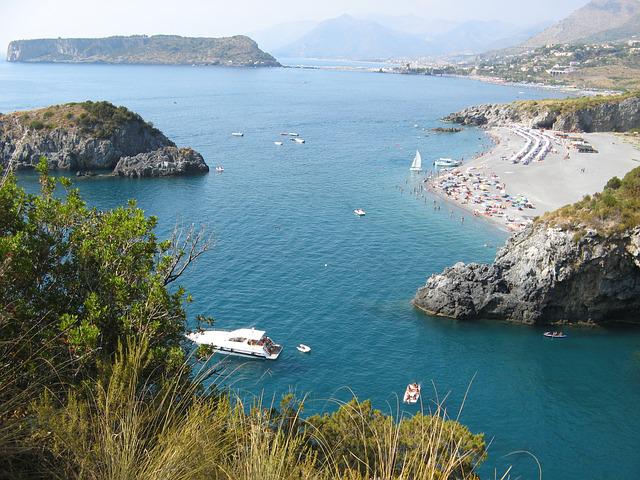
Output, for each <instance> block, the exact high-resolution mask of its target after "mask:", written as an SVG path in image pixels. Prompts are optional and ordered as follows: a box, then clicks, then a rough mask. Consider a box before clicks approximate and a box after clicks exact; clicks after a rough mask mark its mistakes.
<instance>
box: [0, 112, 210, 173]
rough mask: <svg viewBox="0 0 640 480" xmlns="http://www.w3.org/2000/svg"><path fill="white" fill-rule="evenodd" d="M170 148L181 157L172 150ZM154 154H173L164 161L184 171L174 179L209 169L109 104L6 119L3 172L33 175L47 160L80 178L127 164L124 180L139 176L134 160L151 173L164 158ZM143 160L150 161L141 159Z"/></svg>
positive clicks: (0, 120) (1, 125)
mask: <svg viewBox="0 0 640 480" xmlns="http://www.w3.org/2000/svg"><path fill="white" fill-rule="evenodd" d="M168 148H169V149H171V148H172V149H174V150H175V151H174V150H166V149H168ZM154 152H160V153H161V152H171V153H170V154H169V156H170V157H171V158H169V159H166V158H165V159H163V160H158V161H159V162H169V163H171V164H176V165H178V164H179V165H180V167H179V168H175V169H168V170H166V169H165V170H163V172H165V171H171V172H172V173H168V174H186V173H198V172H205V171H208V169H209V168H208V167H207V165H206V163H205V162H204V159H203V158H202V156H200V155H199V154H196V152H193V151H191V152H193V153H192V154H188V155H187V154H186V153H185V152H186V150H185V152H183V151H182V150H178V149H177V148H176V146H175V144H174V143H173V142H172V141H171V140H169V139H168V138H167V137H166V136H165V135H163V134H162V132H160V131H159V130H158V129H156V128H154V127H153V126H152V125H151V124H149V123H147V122H145V121H144V120H143V119H142V118H141V117H140V116H139V115H137V114H135V113H133V112H131V111H129V110H127V109H126V108H124V107H115V106H113V105H111V104H109V103H107V102H84V103H72V104H66V105H56V106H52V107H48V108H45V109H40V110H32V111H28V112H15V113H11V114H7V115H0V167H2V168H3V169H6V168H7V167H11V168H14V169H17V170H20V169H30V168H33V167H35V166H36V165H37V164H38V162H39V159H40V157H41V156H44V157H46V158H47V162H48V164H49V168H51V169H62V170H71V171H78V172H84V171H88V170H114V169H115V168H116V167H117V166H118V165H119V163H120V162H121V161H125V163H126V165H127V166H126V168H125V167H124V166H123V167H122V168H120V169H119V171H118V174H119V175H121V174H122V173H121V172H131V171H136V167H135V165H134V163H135V161H133V160H131V158H135V159H136V161H139V162H140V163H141V164H145V165H146V166H147V167H148V166H149V165H150V164H152V163H153V162H152V159H153V158H156V159H158V158H159V157H160V156H161V155H160V153H158V155H156V156H155V157H154V156H153V155H152V154H153V153H154ZM181 152H182V153H181ZM140 154H146V155H147V156H148V157H146V158H142V157H138V155H140ZM164 156H165V157H166V156H167V154H166V153H165V154H164ZM159 165H164V163H160V164H159ZM139 171H140V172H150V173H159V170H158V169H157V168H156V169H151V170H150V169H149V168H146V167H145V168H140V169H139ZM165 174H167V173H162V175H165ZM127 176H130V175H127ZM137 176H140V175H137Z"/></svg>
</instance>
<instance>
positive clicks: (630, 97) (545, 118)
mask: <svg viewBox="0 0 640 480" xmlns="http://www.w3.org/2000/svg"><path fill="white" fill-rule="evenodd" d="M444 120H446V121H449V122H453V123H457V124H461V125H474V126H487V127H490V126H500V125H511V124H514V123H520V124H524V125H526V126H528V127H531V128H546V129H552V130H560V131H565V132H587V133H591V132H627V131H630V130H634V129H637V128H640V95H639V94H637V93H633V94H631V93H628V94H623V95H610V96H596V97H579V98H569V99H564V100H538V101H535V100H529V101H520V102H513V103H509V104H489V105H478V106H473V107H469V108H466V109H464V110H462V111H460V112H457V113H453V114H451V115H449V116H447V117H445V119H444Z"/></svg>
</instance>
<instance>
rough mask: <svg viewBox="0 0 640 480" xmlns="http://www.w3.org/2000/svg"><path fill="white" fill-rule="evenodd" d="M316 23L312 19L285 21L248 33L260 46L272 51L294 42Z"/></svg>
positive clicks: (316, 23)
mask: <svg viewBox="0 0 640 480" xmlns="http://www.w3.org/2000/svg"><path fill="white" fill-rule="evenodd" d="M317 25H318V22H314V21H310V20H309V21H300V22H287V23H280V24H278V25H274V26H273V27H269V28H265V29H262V30H255V31H253V32H250V33H249V36H250V37H251V38H253V39H254V40H255V41H256V42H258V45H259V46H260V48H262V49H264V50H266V51H268V52H273V51H276V50H278V49H280V48H282V47H284V46H286V45H289V44H290V43H293V42H295V41H296V40H298V39H299V38H301V37H302V36H303V35H305V34H306V33H308V32H310V31H311V30H313V29H314V28H315V27H316V26H317Z"/></svg>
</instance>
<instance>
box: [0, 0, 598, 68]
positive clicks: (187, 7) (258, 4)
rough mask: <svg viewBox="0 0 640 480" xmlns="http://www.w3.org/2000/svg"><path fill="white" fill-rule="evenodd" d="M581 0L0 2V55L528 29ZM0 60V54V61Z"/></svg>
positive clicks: (567, 10) (559, 15)
mask: <svg viewBox="0 0 640 480" xmlns="http://www.w3.org/2000/svg"><path fill="white" fill-rule="evenodd" d="M586 3H587V0H534V1H522V0H455V1H443V0H0V52H6V48H7V44H8V43H9V42H10V41H11V40H17V39H28V38H56V37H103V36H110V35H131V34H148V35H152V34H158V33H164V34H178V35H187V36H209V37H215V36H227V35H234V34H248V33H251V32H253V31H255V30H260V29H265V28H268V27H272V26H274V25H277V24H280V23H287V22H293V21H301V20H316V21H320V20H324V19H327V18H331V17H336V16H339V15H342V14H345V13H346V14H351V15H355V16H357V15H370V14H385V15H415V16H418V17H423V18H438V19H440V18H441V19H446V20H456V21H466V20H502V21H505V22H509V23H515V24H519V25H534V24H537V23H541V22H545V21H553V20H559V19H561V18H563V17H565V16H567V15H568V14H569V13H571V12H572V11H573V10H575V9H577V8H579V7H581V6H582V5H584V4H586ZM2 55H4V54H2Z"/></svg>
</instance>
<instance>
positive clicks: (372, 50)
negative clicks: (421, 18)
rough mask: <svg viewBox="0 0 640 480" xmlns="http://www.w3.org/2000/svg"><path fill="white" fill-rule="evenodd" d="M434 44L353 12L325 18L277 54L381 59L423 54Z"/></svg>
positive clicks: (277, 51)
mask: <svg viewBox="0 0 640 480" xmlns="http://www.w3.org/2000/svg"><path fill="white" fill-rule="evenodd" d="M430 49H431V45H430V44H429V43H428V42H427V41H426V40H424V39H422V38H420V37H419V36H417V35H412V34H409V33H404V32H399V31H396V30H393V29H391V28H388V27H385V26H383V25H380V24H379V23H377V22H374V21H371V20H363V19H358V18H354V17H352V16H350V15H342V16H341V17H337V18H332V19H330V20H325V21H324V22H321V23H320V24H318V25H317V26H316V27H315V28H314V29H313V30H311V31H310V32H308V33H307V34H305V35H303V36H302V37H301V38H300V39H298V40H296V41H295V42H292V43H291V44H289V45H287V46H285V47H283V48H280V49H277V50H275V51H274V53H275V54H276V55H278V56H283V57H307V58H333V59H336V58H349V59H359V60H380V59H386V58H392V57H401V56H402V57H408V56H419V55H425V54H427V53H429V51H430Z"/></svg>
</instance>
